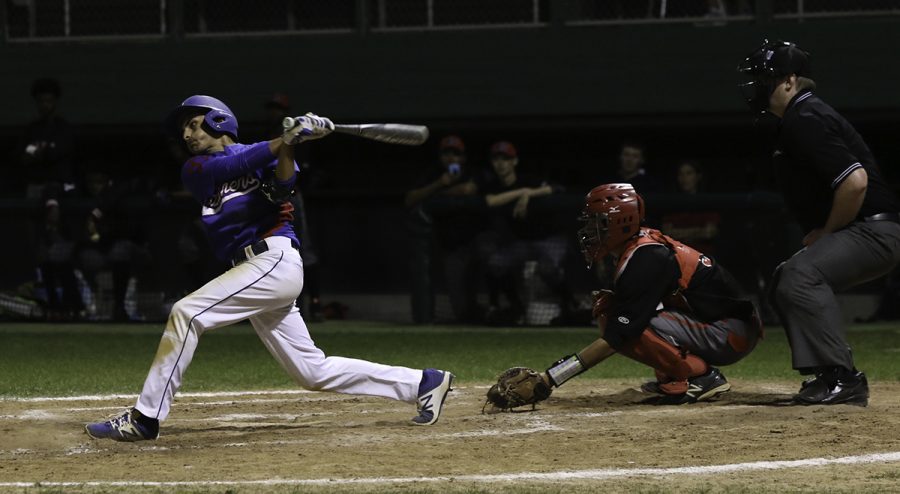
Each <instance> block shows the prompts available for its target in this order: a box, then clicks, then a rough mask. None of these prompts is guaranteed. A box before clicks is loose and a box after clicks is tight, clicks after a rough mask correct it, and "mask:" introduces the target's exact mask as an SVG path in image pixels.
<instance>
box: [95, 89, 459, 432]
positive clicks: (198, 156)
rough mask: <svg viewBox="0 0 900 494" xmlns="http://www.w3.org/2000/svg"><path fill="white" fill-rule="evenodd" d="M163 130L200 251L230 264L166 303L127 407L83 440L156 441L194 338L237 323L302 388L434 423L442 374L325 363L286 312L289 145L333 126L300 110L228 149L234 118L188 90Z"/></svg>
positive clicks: (446, 378) (289, 288)
mask: <svg viewBox="0 0 900 494" xmlns="http://www.w3.org/2000/svg"><path fill="white" fill-rule="evenodd" d="M166 124H167V127H168V128H170V129H173V130H174V131H176V132H180V136H181V138H182V139H183V140H184V143H185V145H186V146H187V148H188V150H189V151H190V153H191V154H192V155H193V157H192V158H191V159H189V160H188V161H187V162H186V163H185V164H184V166H183V167H182V171H181V175H182V180H183V181H184V184H185V187H186V188H187V190H188V191H190V192H191V194H192V195H193V196H194V197H195V198H196V199H197V200H198V201H199V202H200V203H201V204H202V213H201V214H202V222H203V226H204V229H205V231H206V234H207V236H208V237H209V241H210V245H211V246H212V248H213V249H214V252H215V255H216V256H218V257H219V258H220V259H223V260H228V261H230V262H231V264H232V266H233V267H232V268H231V269H229V270H228V271H226V272H225V273H223V274H222V275H220V276H219V277H217V278H215V279H213V280H212V281H210V282H209V283H207V284H206V285H204V286H203V287H201V288H200V289H198V290H197V291H195V292H194V293H191V294H190V295H188V296H186V297H185V298H183V299H181V300H179V301H178V302H177V303H175V305H174V306H173V307H172V311H171V313H170V314H169V320H168V323H167V324H166V330H165V332H164V333H163V336H162V340H161V341H160V344H159V349H158V350H157V352H156V357H155V358H154V359H153V364H152V366H151V367H150V372H149V374H148V375H147V379H146V381H144V388H143V391H142V392H141V394H140V396H139V397H138V400H137V403H136V404H135V406H134V407H133V408H132V409H130V410H128V411H126V412H124V413H123V414H121V415H117V416H114V417H111V418H110V419H109V420H107V421H105V422H97V423H92V424H88V425H87V426H86V427H85V430H86V431H87V433H88V435H89V436H91V437H93V438H98V439H99V438H107V439H113V440H116V441H141V440H146V439H156V438H157V437H159V425H160V422H162V421H164V420H165V419H166V417H168V415H169V410H170V407H171V405H172V400H173V399H174V397H175V393H176V392H177V391H178V388H179V387H180V386H181V380H182V376H183V375H184V372H185V370H187V367H188V365H190V363H191V359H192V358H193V356H194V351H195V350H196V348H197V344H198V342H199V339H200V336H201V335H202V334H203V333H205V332H206V331H209V330H212V329H216V328H221V327H223V326H228V325H230V324H234V323H237V322H240V321H243V320H245V319H248V320H249V321H250V323H251V324H252V325H253V329H254V330H255V331H256V334H257V335H259V338H260V339H261V340H262V342H263V344H264V345H265V346H266V348H267V349H268V350H269V352H270V353H271V354H272V356H273V357H275V360H277V361H278V363H279V364H281V366H282V367H283V368H284V369H285V370H286V371H287V372H288V373H289V374H290V375H291V377H293V378H294V379H295V380H296V381H297V382H298V383H299V384H300V385H301V386H303V387H304V388H306V389H311V390H318V391H334V392H338V393H347V394H354V395H370V396H383V397H385V398H391V399H394V400H400V401H405V402H408V403H416V404H417V410H418V414H417V415H416V416H415V417H414V418H413V419H412V422H413V423H414V424H417V425H431V424H434V423H435V422H437V420H438V418H439V417H440V414H441V410H442V407H443V404H444V399H445V398H446V395H447V392H448V391H449V390H450V385H451V383H452V381H453V378H454V376H453V374H451V373H450V372H445V371H441V370H437V369H430V368H429V369H425V370H417V369H410V368H407V367H397V366H388V365H382V364H376V363H373V362H368V361H365V360H357V359H349V358H344V357H326V356H325V354H324V353H323V352H322V350H320V349H319V348H317V347H316V345H315V343H314V342H313V340H312V338H311V337H310V335H309V331H308V330H307V328H306V324H305V323H304V321H303V318H302V317H301V315H300V312H299V310H298V309H297V307H296V306H295V305H294V301H295V300H296V298H297V297H298V296H299V294H300V290H301V289H302V286H303V283H302V280H303V260H302V259H301V258H300V254H299V252H298V250H297V249H298V248H299V241H298V240H297V236H296V234H295V232H294V230H293V227H292V221H293V215H292V214H291V212H292V209H293V208H292V206H291V203H290V201H289V198H290V196H291V193H292V191H293V187H294V182H295V180H296V172H297V170H298V168H297V165H296V163H295V162H294V146H295V145H296V144H299V143H301V142H304V141H307V140H312V139H319V138H321V137H325V136H326V135H328V134H329V133H330V132H331V131H332V130H334V125H333V124H332V122H331V121H330V120H329V119H327V118H322V117H318V116H316V115H313V114H307V115H305V116H301V117H297V125H296V126H295V127H294V128H292V129H290V130H287V131H285V133H284V135H282V136H280V137H277V138H275V139H272V140H270V141H267V142H258V143H255V144H249V145H245V144H239V143H237V142H236V141H237V139H238V122H237V118H236V117H235V115H234V113H233V112H232V111H231V110H230V109H229V108H228V107H227V106H226V105H225V104H224V103H223V102H222V101H220V100H218V99H216V98H213V97H210V96H203V95H195V96H191V97H190V98H188V99H186V100H184V102H182V103H181V105H180V106H178V107H177V108H175V110H173V111H172V113H171V114H170V115H169V117H168V119H167V120H166ZM298 280H301V281H300V282H299V283H298Z"/></svg>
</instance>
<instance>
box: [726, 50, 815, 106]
mask: <svg viewBox="0 0 900 494" xmlns="http://www.w3.org/2000/svg"><path fill="white" fill-rule="evenodd" d="M738 72H740V73H741V74H743V75H745V76H747V77H748V78H750V81H749V82H745V83H743V84H739V85H738V87H739V88H740V90H741V93H742V94H743V96H744V101H746V102H747V105H749V106H750V108H751V109H752V110H753V111H755V112H759V113H761V112H765V111H766V110H768V109H769V98H770V97H771V96H772V93H773V92H774V91H775V85H776V84H777V83H778V81H779V80H781V79H782V78H784V77H787V76H789V75H791V74H794V75H796V76H797V77H810V74H811V71H810V63H809V53H807V52H805V51H803V50H801V49H800V47H798V46H797V45H795V44H794V43H791V42H789V41H781V40H776V41H769V40H764V41H763V45H762V46H761V47H759V48H757V49H756V50H755V51H754V52H753V53H751V54H750V55H748V56H747V58H745V59H744V61H743V62H741V64H740V65H738Z"/></svg>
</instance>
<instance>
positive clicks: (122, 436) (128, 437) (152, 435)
mask: <svg viewBox="0 0 900 494" xmlns="http://www.w3.org/2000/svg"><path fill="white" fill-rule="evenodd" d="M136 413H140V412H138V411H136V410H134V409H132V410H127V411H126V412H125V413H123V414H122V415H113V416H111V417H110V418H109V420H107V421H106V422H95V423H93V424H88V425H86V426H84V431H85V432H87V435H89V436H91V437H92V438H94V439H112V440H114V441H123V442H135V441H145V440H148V439H156V438H158V437H159V427H158V426H157V428H156V430H152V428H151V427H147V426H146V425H144V424H141V423H140V422H138V420H137V417H135V414H136Z"/></svg>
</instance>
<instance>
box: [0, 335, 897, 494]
mask: <svg viewBox="0 0 900 494" xmlns="http://www.w3.org/2000/svg"><path fill="white" fill-rule="evenodd" d="M310 329H311V333H312V335H313V337H314V339H315V340H316V342H317V343H318V345H319V346H320V347H321V348H322V349H323V350H325V352H326V353H328V354H331V355H342V356H348V357H357V358H363V359H368V360H374V361H379V362H383V363H389V364H398V365H405V366H409V367H414V368H421V367H426V366H430V367H439V368H444V369H450V370H452V371H453V372H454V373H455V374H456V375H457V376H458V379H457V382H456V385H455V390H454V391H453V392H452V393H451V397H450V402H449V405H448V407H445V410H444V414H443V415H442V418H441V421H440V423H438V424H435V426H432V427H426V428H421V427H412V426H410V425H408V421H409V418H410V417H411V416H412V414H413V412H414V407H413V406H412V405H410V404H407V403H400V402H392V401H390V400H384V399H381V398H370V397H358V396H349V395H339V394H334V393H310V392H304V391H303V390H300V389H298V387H297V386H296V385H295V384H294V383H293V382H291V380H290V379H289V378H288V376H287V374H286V373H285V372H284V371H283V370H282V369H281V368H279V366H278V365H277V364H276V362H275V360H274V359H273V358H271V357H270V356H269V355H268V353H267V352H266V350H265V349H264V347H263V345H262V343H261V342H260V341H259V340H258V339H257V337H256V335H255V333H254V332H253V331H252V329H251V328H250V327H249V326H247V325H240V326H236V327H232V328H226V329H223V330H217V331H212V332H209V333H207V334H206V335H204V336H203V338H202V340H201V342H200V345H199V348H198V351H197V353H196V354H195V358H194V361H193V363H192V365H191V367H190V369H189V370H188V371H187V373H186V375H185V380H184V385H183V386H182V387H181V389H180V391H179V396H178V397H177V398H176V402H175V408H174V409H173V410H174V411H175V413H173V415H172V416H170V417H169V420H167V421H166V423H165V427H164V428H163V429H164V431H163V433H162V435H161V437H160V438H159V439H158V440H157V441H151V442H147V443H115V442H113V441H105V440H92V439H89V438H88V437H87V436H86V435H85V434H84V432H83V425H84V423H86V422H88V421H93V420H97V419H99V418H101V417H103V416H105V415H107V414H109V413H116V412H117V411H119V410H121V409H122V408H123V407H125V406H129V405H130V404H131V403H133V396H136V395H137V394H138V393H139V392H140V389H141V386H142V384H143V381H144V378H145V376H146V373H147V370H148V368H149V365H150V362H151V360H152V358H153V355H154V354H155V351H156V346H157V343H158V341H159V337H160V334H161V333H162V326H161V325H126V326H120V325H103V324H97V325H43V324H5V325H0V491H8V490H11V491H13V492H40V493H44V492H47V493H50V492H53V493H56V492H84V493H94V492H129V493H149V492H153V493H156V492H160V493H161V492H173V491H174V492H217V493H218V492H222V493H236V492H252V493H258V492H265V493H269V492H271V493H278V494H281V493H296V492H304V493H325V492H346V493H348V494H360V493H371V492H428V493H441V494H445V493H469V492H483V493H486V494H499V493H512V492H515V493H529V494H530V493H546V492H560V493H561V492H566V493H587V492H598V491H599V492H646V493H668V492H676V491H677V492H697V493H701V492H702V493H708V492H732V493H748V492H816V493H820V492H847V493H850V492H852V493H857V492H879V493H880V492H898V489H897V488H896V479H897V474H896V466H897V465H898V462H900V451H897V447H896V438H897V437H898V434H900V401H898V397H900V366H898V365H897V363H896V360H897V356H898V354H900V326H897V325H893V324H883V325H865V326H858V327H854V328H852V329H851V330H850V332H849V339H850V343H851V344H852V346H853V348H854V355H855V357H856V360H857V363H858V365H859V367H860V368H861V369H863V370H865V372H866V373H867V374H868V376H869V381H870V385H871V387H872V398H871V400H870V405H869V407H867V408H860V407H852V406H846V405H838V406H817V407H798V406H789V405H788V404H787V402H789V401H790V396H791V394H792V393H793V392H795V390H796V389H797V387H798V384H799V381H800V376H798V375H797V373H796V372H794V371H793V370H791V365H790V352H789V348H788V345H787V341H786V339H785V335H784V332H783V331H782V330H781V329H780V328H770V329H769V330H768V331H767V334H766V338H765V339H764V340H763V341H762V342H761V344H760V345H759V346H758V347H757V349H756V350H755V351H754V352H753V353H752V354H751V355H750V356H749V357H747V358H746V359H744V360H743V361H741V362H739V363H737V364H735V365H732V366H728V367H726V368H725V369H724V372H725V374H726V375H727V376H728V378H729V380H731V381H732V383H733V384H734V389H733V390H732V392H730V393H726V394H725V395H723V396H722V397H720V398H719V399H717V400H715V401H713V402H708V403H698V404H696V405H691V406H683V407H671V406H669V407H666V406H656V405H654V404H652V403H651V402H648V401H647V400H648V397H647V395H646V394H644V393H641V392H640V391H639V389H638V385H639V384H640V383H641V382H642V381H643V380H646V379H649V378H650V377H651V376H652V373H651V371H650V370H649V369H647V368H645V367H644V366H642V365H640V364H637V363H634V362H631V361H629V360H627V359H624V358H622V357H618V356H614V357H612V358H611V359H609V360H608V361H606V362H603V363H602V364H601V365H599V366H597V367H596V368H594V369H592V370H590V371H588V372H587V373H585V374H584V375H582V376H579V377H578V378H576V379H573V380H572V381H569V382H567V383H566V385H565V386H562V387H561V388H559V389H558V390H556V391H554V394H553V396H552V397H551V398H550V399H549V400H548V401H547V402H545V403H542V404H541V406H539V407H538V409H537V410H536V411H533V412H529V413H506V414H494V415H490V414H488V415H485V414H482V413H481V408H482V404H483V401H484V393H485V390H486V388H487V386H488V385H489V384H490V383H491V382H492V381H493V380H494V379H495V376H496V374H497V373H498V372H500V371H502V370H503V369H505V368H507V367H510V366H513V365H527V366H531V367H535V368H539V369H542V368H544V367H546V366H547V365H548V364H550V363H551V362H553V361H554V360H556V359H557V358H559V357H561V356H563V355H567V354H570V353H572V352H575V351H578V350H580V349H581V348H582V347H584V346H585V345H586V344H588V343H589V342H591V341H592V340H593V339H594V338H595V337H596V332H595V331H594V330H593V329H592V328H485V327H469V326H434V327H415V326H398V325H391V324H381V323H366V322H334V321H331V322H327V323H323V324H316V325H313V326H311V328H310ZM199 392H203V393H199ZM208 392H214V393H208ZM122 395H125V396H122ZM651 400H652V398H651ZM411 458H415V461H410V459H411ZM148 467H149V468H148Z"/></svg>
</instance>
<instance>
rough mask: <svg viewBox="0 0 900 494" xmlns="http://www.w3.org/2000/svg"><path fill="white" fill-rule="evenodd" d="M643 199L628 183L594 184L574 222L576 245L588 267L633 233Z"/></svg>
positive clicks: (638, 223)
mask: <svg viewBox="0 0 900 494" xmlns="http://www.w3.org/2000/svg"><path fill="white" fill-rule="evenodd" d="M644 214H645V213H644V199H642V198H641V196H640V195H638V193H637V192H635V190H634V187H633V186H632V185H631V184H606V185H600V186H598V187H594V189H593V190H591V191H590V193H588V195H587V197H586V199H585V205H584V209H583V210H582V211H581V216H579V217H578V221H580V222H581V223H582V226H581V228H579V229H578V244H579V245H580V246H581V253H582V254H583V255H584V260H585V261H586V262H587V264H588V268H590V267H591V266H592V265H593V263H594V261H599V260H601V259H603V258H604V257H606V255H607V254H609V253H610V251H612V250H613V249H615V248H617V247H619V246H621V245H622V244H624V243H625V242H627V241H628V240H629V239H630V238H631V237H633V236H635V235H636V234H637V233H638V232H639V231H640V228H641V223H642V222H643V221H644Z"/></svg>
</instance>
